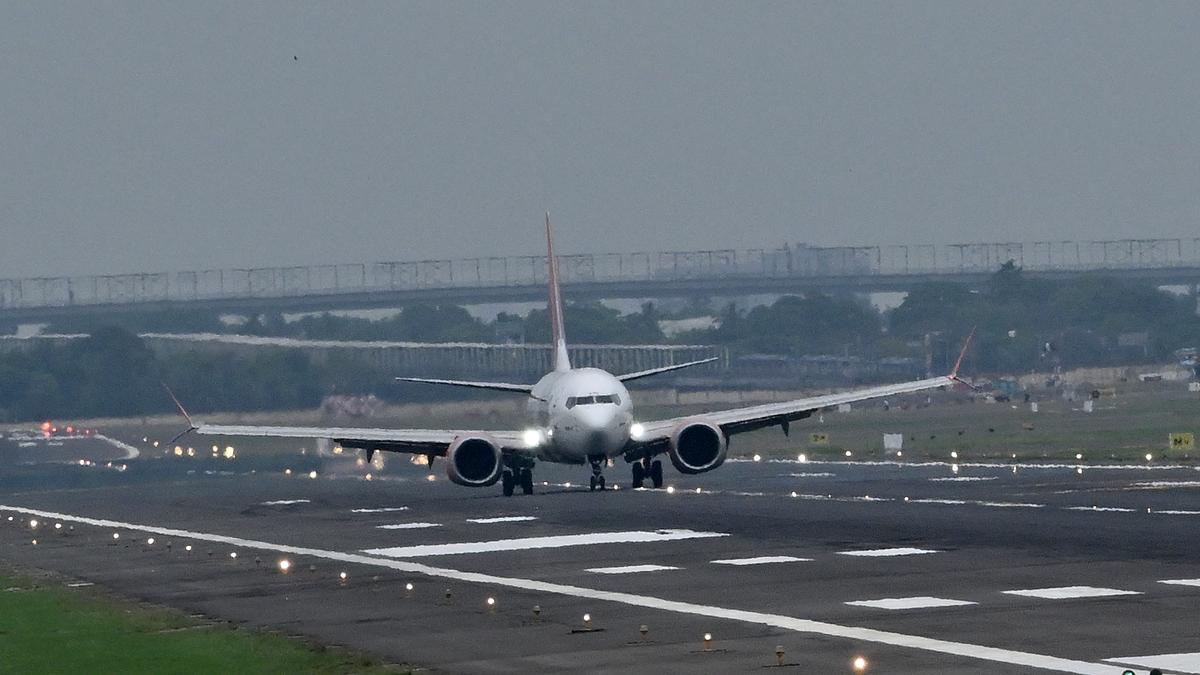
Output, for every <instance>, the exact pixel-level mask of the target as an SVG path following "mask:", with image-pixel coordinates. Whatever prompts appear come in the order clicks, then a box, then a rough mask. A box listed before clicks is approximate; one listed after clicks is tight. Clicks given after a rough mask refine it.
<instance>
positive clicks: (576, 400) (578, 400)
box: [567, 394, 621, 408]
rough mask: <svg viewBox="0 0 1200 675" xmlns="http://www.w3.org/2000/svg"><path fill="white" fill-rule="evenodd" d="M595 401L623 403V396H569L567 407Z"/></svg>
mask: <svg viewBox="0 0 1200 675" xmlns="http://www.w3.org/2000/svg"><path fill="white" fill-rule="evenodd" d="M593 403H616V404H620V403H621V397H620V396H617V395H616V394H600V395H598V396H571V397H568V398H567V408H574V407H575V406H577V405H592V404H593Z"/></svg>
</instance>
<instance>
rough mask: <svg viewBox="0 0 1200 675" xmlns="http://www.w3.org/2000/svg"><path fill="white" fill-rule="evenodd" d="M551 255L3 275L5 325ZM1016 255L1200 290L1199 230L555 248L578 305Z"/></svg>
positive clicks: (404, 293)
mask: <svg viewBox="0 0 1200 675" xmlns="http://www.w3.org/2000/svg"><path fill="white" fill-rule="evenodd" d="M545 260H546V259H545V257H544V256H519V257H503V258H468V259H461V260H421V261H410V262H379V263H353V264H338V265H312V266H304V267H261V268H249V269H213V270H200V271H172V272H153V273H141V274H118V275H97V276H78V277H39V278H28V279H0V324H4V325H7V326H10V327H11V326H13V325H16V324H18V323H23V322H37V321H48V320H53V319H56V318H61V317H67V316H78V315H87V314H100V313H111V312H114V311H146V310H155V309H164V308H196V309H205V310H212V311H219V312H229V313H261V312H266V311H286V312H306V311H322V310H330V309H367V308H378V307H399V306H402V305H404V304H408V303H413V302H427V303H439V302H450V303H457V304H479V303H503V302H525V301H538V300H541V299H543V298H544V297H545V282H546V262H545ZM1008 260H1013V261H1014V262H1016V264H1018V265H1021V266H1022V267H1024V269H1025V271H1026V272H1027V273H1028V274H1030V275H1031V276H1035V277H1042V278H1066V277H1070V276H1075V275H1079V274H1083V273H1094V274H1105V275H1112V276H1117V277H1123V278H1129V279H1139V280H1144V281H1147V282H1150V283H1154V284H1158V285H1186V286H1191V287H1193V288H1195V287H1196V285H1197V284H1200V238H1195V239H1121V240H1112V241H1042V242H1031V243H991V244H949V245H937V246H935V245H920V246H853V247H831V248H822V247H812V246H804V245H800V246H784V247H782V248H775V249H727V250H714V251H665V252H657V253H604V254H585V255H568V256H559V268H560V273H561V275H562V278H563V283H564V285H565V289H564V293H565V294H566V295H567V297H568V298H570V299H616V298H643V297H645V298H663V297H690V296H711V295H726V296H736V295H746V294H758V293H797V292H803V291H810V290H822V291H831V292H839V291H846V292H868V293H869V292H885V291H907V290H910V289H912V288H913V287H914V286H917V285H919V284H922V283H926V282H930V281H952V282H960V283H967V284H981V283H983V282H984V281H986V279H987V278H988V277H989V276H990V275H991V274H992V273H993V272H995V271H996V269H997V268H999V266H1000V265H1001V264H1003V263H1004V262H1006V261H1008Z"/></svg>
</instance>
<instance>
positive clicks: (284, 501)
mask: <svg viewBox="0 0 1200 675" xmlns="http://www.w3.org/2000/svg"><path fill="white" fill-rule="evenodd" d="M308 503H310V501H309V500H307V499H276V500H275V501H272V502H263V503H262V504H261V505H260V506H287V505H288V504H308Z"/></svg>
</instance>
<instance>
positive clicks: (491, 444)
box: [446, 436, 504, 487]
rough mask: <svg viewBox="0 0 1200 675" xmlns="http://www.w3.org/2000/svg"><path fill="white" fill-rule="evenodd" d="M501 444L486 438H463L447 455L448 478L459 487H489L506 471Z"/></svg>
mask: <svg viewBox="0 0 1200 675" xmlns="http://www.w3.org/2000/svg"><path fill="white" fill-rule="evenodd" d="M503 458H504V455H503V454H502V453H501V452H500V444H499V443H497V442H496V441H495V440H494V439H492V438H490V437H487V436H461V437H459V438H456V439H454V442H453V443H451V444H450V448H449V449H448V450H447V451H446V475H447V476H449V478H450V480H451V481H453V482H454V483H457V484H458V485H465V486H467V487H487V486H489V485H494V484H495V483H496V481H498V480H500V473H501V472H502V471H503V470H504V459H503Z"/></svg>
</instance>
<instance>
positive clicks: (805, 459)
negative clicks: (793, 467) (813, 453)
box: [796, 452, 808, 464]
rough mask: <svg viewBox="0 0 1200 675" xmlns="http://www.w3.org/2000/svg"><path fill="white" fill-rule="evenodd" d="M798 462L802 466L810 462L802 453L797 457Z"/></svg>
mask: <svg viewBox="0 0 1200 675" xmlns="http://www.w3.org/2000/svg"><path fill="white" fill-rule="evenodd" d="M796 461H797V462H800V463H801V464H804V463H805V462H807V461H808V455H806V454H804V453H803V452H802V453H800V454H799V455H797V456H796Z"/></svg>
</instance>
